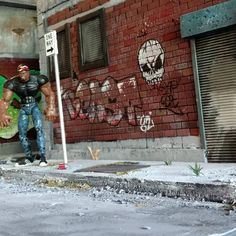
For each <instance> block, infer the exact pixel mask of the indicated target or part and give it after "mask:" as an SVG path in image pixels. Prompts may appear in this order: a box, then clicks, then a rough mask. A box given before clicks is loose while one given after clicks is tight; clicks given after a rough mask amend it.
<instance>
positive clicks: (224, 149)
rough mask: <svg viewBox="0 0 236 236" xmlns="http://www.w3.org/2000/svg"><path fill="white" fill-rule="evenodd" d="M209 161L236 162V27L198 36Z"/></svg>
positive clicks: (198, 54)
mask: <svg viewBox="0 0 236 236" xmlns="http://www.w3.org/2000/svg"><path fill="white" fill-rule="evenodd" d="M195 42H196V53H197V65H198V74H199V84H200V94H201V99H202V112H203V120H204V126H205V138H206V145H207V150H208V160H209V162H236V29H235V28H234V29H230V30H229V29H228V30H225V31H224V32H219V33H214V34H211V35H208V36H204V37H200V38H197V39H196V41H195Z"/></svg>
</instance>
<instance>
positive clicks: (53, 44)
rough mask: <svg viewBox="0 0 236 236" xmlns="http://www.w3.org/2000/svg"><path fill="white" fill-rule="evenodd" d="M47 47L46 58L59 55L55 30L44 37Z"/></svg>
mask: <svg viewBox="0 0 236 236" xmlns="http://www.w3.org/2000/svg"><path fill="white" fill-rule="evenodd" d="M44 39H45V47H46V56H47V57H48V56H52V55H55V54H58V47H57V32H56V30H53V31H51V32H49V33H47V34H45V35H44Z"/></svg>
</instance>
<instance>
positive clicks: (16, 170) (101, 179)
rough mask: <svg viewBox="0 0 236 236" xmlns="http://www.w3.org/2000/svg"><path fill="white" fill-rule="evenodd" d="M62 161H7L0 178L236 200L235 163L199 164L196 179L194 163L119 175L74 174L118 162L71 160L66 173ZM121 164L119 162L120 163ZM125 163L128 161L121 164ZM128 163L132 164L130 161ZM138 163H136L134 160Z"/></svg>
mask: <svg viewBox="0 0 236 236" xmlns="http://www.w3.org/2000/svg"><path fill="white" fill-rule="evenodd" d="M60 162H61V161H56V160H50V161H49V166H47V167H38V166H37V165H36V163H35V164H33V165H31V166H19V167H15V165H14V163H11V162H9V161H8V162H7V163H6V164H1V165H0V176H2V177H5V178H14V179H20V180H26V181H32V182H34V181H41V182H42V181H48V180H52V179H53V180H58V181H64V183H65V185H66V183H80V184H85V183H86V184H88V185H90V186H91V187H98V188H104V189H106V188H113V189H115V190H117V191H125V192H129V193H137V194H139V193H147V194H153V195H156V194H157V195H162V196H168V197H181V198H186V199H192V200H201V201H202V200H204V201H217V202H232V201H234V200H235V199H236V164H232V163H231V164H209V163H200V166H201V167H202V168H203V169H202V171H201V174H200V176H195V175H194V173H193V171H192V170H191V169H190V168H189V166H190V165H191V166H194V164H195V163H189V162H173V163H172V165H165V163H164V162H151V161H147V162H144V161H139V162H138V164H140V165H149V167H145V168H141V169H137V170H132V171H128V172H117V173H113V174H110V173H96V172H75V171H77V170H81V169H84V168H88V167H94V166H98V165H107V164H111V163H117V162H118V161H115V160H111V161H108V160H96V161H95V160H76V161H70V162H69V163H68V165H67V168H66V169H65V170H58V165H59V163H60ZM120 162H121V161H119V163H120ZM122 162H125V161H122ZM129 162H131V161H130V160H129ZM133 162H136V161H133Z"/></svg>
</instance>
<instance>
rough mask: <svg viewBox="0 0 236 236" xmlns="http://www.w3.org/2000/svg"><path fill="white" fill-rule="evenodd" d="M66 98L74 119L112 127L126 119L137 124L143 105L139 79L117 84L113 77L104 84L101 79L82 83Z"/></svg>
mask: <svg viewBox="0 0 236 236" xmlns="http://www.w3.org/2000/svg"><path fill="white" fill-rule="evenodd" d="M128 95H129V96H128ZM62 99H63V100H64V101H65V104H66V108H67V110H68V112H69V115H70V118H71V119H76V118H77V117H79V118H80V119H82V120H84V119H88V120H89V122H90V123H95V122H99V123H101V122H106V123H108V124H109V125H111V126H117V125H118V124H119V122H120V121H121V120H122V119H127V120H128V123H129V124H130V125H137V123H136V111H137V110H138V109H140V108H141V104H142V103H141V99H140V94H139V90H138V88H137V82H136V78H135V77H131V78H126V79H123V80H121V81H119V82H117V81H116V80H115V79H113V78H112V77H110V76H109V77H107V78H106V79H105V80H104V81H103V83H102V84H100V83H99V81H97V80H91V81H89V82H88V83H87V82H85V81H81V82H80V83H79V85H78V86H77V89H76V91H75V92H73V91H72V90H67V91H64V92H63V95H62Z"/></svg>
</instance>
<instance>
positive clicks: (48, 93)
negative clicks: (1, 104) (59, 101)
mask: <svg viewBox="0 0 236 236" xmlns="http://www.w3.org/2000/svg"><path fill="white" fill-rule="evenodd" d="M40 89H41V91H42V93H43V94H44V96H45V101H46V103H47V108H46V109H45V110H44V114H45V116H46V119H47V120H49V121H54V120H55V119H56V117H57V112H56V106H55V93H54V92H53V90H52V88H51V84H50V83H49V82H48V83H46V84H44V85H43V86H41V88H40Z"/></svg>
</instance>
